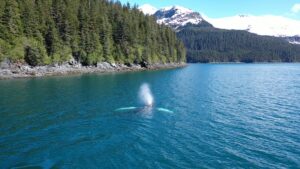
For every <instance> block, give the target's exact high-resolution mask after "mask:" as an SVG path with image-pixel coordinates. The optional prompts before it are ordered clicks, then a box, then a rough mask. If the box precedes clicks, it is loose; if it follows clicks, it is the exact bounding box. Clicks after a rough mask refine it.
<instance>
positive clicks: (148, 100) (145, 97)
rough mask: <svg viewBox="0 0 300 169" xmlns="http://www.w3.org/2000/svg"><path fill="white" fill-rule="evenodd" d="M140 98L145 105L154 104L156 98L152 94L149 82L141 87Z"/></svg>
mask: <svg viewBox="0 0 300 169" xmlns="http://www.w3.org/2000/svg"><path fill="white" fill-rule="evenodd" d="M139 98H140V101H141V102H142V103H143V104H144V105H145V106H149V107H151V106H152V105H153V102H154V98H153V96H152V93H151V90H150V87H149V85H148V84H147V83H144V84H143V85H142V86H141V87H140V91H139Z"/></svg>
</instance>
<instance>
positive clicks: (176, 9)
mask: <svg viewBox="0 0 300 169" xmlns="http://www.w3.org/2000/svg"><path fill="white" fill-rule="evenodd" d="M139 9H140V10H141V11H142V12H144V14H148V15H154V16H155V17H156V18H157V23H159V24H165V25H167V26H170V27H172V28H173V29H175V30H176V29H178V28H179V27H182V26H185V25H186V24H188V23H191V24H195V25H196V24H199V23H201V22H202V21H203V18H202V17H201V15H200V14H199V13H198V12H194V11H192V10H190V9H187V8H184V7H181V6H169V7H165V8H162V9H159V10H157V9H156V8H155V7H153V6H151V5H149V4H146V5H143V6H141V7H139Z"/></svg>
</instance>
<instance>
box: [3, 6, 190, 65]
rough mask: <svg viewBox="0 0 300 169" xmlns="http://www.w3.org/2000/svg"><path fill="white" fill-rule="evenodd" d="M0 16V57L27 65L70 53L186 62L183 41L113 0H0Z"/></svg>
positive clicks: (86, 59) (97, 58)
mask: <svg viewBox="0 0 300 169" xmlns="http://www.w3.org/2000/svg"><path fill="white" fill-rule="evenodd" d="M0 18H1V20H0V61H1V60H4V59H8V60H9V61H10V62H12V63H20V64H23V63H24V64H26V63H27V64H29V65H31V66H42V65H51V64H62V63H64V62H67V61H69V60H70V59H72V58H74V59H75V60H76V61H78V62H79V63H81V64H82V65H86V66H89V65H97V63H99V62H108V63H119V64H126V65H130V64H145V63H147V64H152V63H181V62H185V61H186V58H185V54H186V52H185V48H184V45H183V43H182V42H181V41H180V40H179V39H177V37H176V34H175V33H174V32H173V31H172V30H171V29H170V28H168V27H166V26H163V25H158V24H157V23H156V21H155V18H153V17H152V16H145V15H144V14H143V13H142V12H140V11H139V10H138V9H137V6H131V5H130V4H126V5H122V4H121V3H120V2H118V1H116V2H114V1H107V0H24V1H18V0H2V1H0Z"/></svg>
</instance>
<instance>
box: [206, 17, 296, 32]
mask: <svg viewBox="0 0 300 169" xmlns="http://www.w3.org/2000/svg"><path fill="white" fill-rule="evenodd" d="M205 20H207V21H208V22H210V23H211V24H212V25H213V26H214V27H216V28H220V29H233V30H246V31H248V32H251V33H255V34H258V35H267V36H276V37H291V36H299V35H300V21H298V20H294V19H290V18H286V17H283V16H274V15H262V16H254V15H236V16H232V17H224V18H208V17H207V18H205Z"/></svg>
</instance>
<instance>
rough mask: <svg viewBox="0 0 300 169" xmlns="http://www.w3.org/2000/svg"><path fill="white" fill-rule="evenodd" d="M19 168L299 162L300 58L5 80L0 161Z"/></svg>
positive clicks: (0, 91)
mask: <svg viewBox="0 0 300 169" xmlns="http://www.w3.org/2000/svg"><path fill="white" fill-rule="evenodd" d="M143 84H144V85H145V84H146V85H147V86H148V88H149V90H150V92H151V93H152V95H151V96H152V97H153V107H146V108H144V107H143V102H141V99H140V97H139V96H140V94H139V93H140V90H141V89H140V88H141V86H143ZM146 95H147V94H146ZM147 96H148V95H147ZM148 97H150V96H148ZM13 167H24V168H47V169H48V168H49V169H50V168H83V169H86V168H105V169H109V168H137V169H140V168H155V169H157V168H164V169H168V168H170V169H171V168H300V64H191V65H189V66H188V67H186V68H180V69H172V70H161V71H144V72H131V73H118V74H102V75H101V74H86V75H76V76H68V77H46V78H32V79H16V80H2V81H0V168H4V169H5V168H13Z"/></svg>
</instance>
